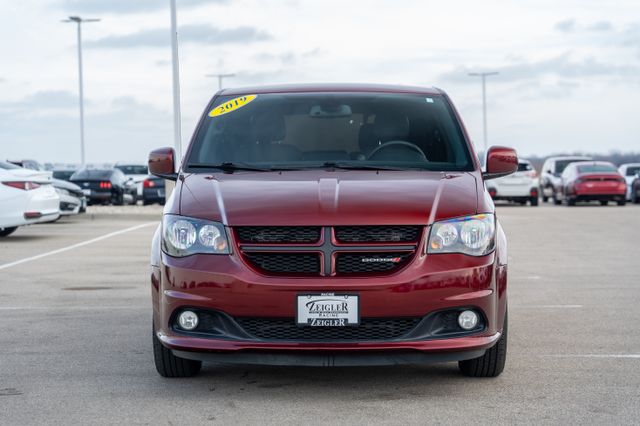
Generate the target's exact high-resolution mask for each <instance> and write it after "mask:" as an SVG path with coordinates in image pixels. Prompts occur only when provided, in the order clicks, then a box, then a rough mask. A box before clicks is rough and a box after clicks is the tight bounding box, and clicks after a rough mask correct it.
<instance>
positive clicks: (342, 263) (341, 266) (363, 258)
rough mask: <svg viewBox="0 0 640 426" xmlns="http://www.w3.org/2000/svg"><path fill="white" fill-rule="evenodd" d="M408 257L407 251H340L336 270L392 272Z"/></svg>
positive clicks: (345, 272)
mask: <svg viewBox="0 0 640 426" xmlns="http://www.w3.org/2000/svg"><path fill="white" fill-rule="evenodd" d="M408 258H409V254H407V253H340V254H338V256H337V259H336V272H337V273H339V274H358V273H367V272H391V271H393V270H395V269H398V268H400V267H401V266H403V265H404V264H405V262H406V260H407V259H408Z"/></svg>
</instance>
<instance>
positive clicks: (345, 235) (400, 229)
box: [335, 225, 422, 243]
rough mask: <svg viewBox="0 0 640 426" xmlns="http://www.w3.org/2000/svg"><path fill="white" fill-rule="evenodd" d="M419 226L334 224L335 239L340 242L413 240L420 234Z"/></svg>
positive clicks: (396, 241)
mask: <svg viewBox="0 0 640 426" xmlns="http://www.w3.org/2000/svg"><path fill="white" fill-rule="evenodd" d="M421 229H422V227H420V226H404V225H380V226H336V227H335V235H336V239H337V240H338V241H339V242H341V243H401V242H405V243H406V242H414V241H417V240H418V238H419V236H420V231H421Z"/></svg>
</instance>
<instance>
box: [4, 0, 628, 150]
mask: <svg viewBox="0 0 640 426" xmlns="http://www.w3.org/2000/svg"><path fill="white" fill-rule="evenodd" d="M177 2H178V22H179V43H180V61H181V63H180V72H181V85H182V108H183V117H182V118H183V125H182V130H183V143H184V144H187V143H188V141H189V138H190V137H191V133H192V132H193V129H194V126H195V123H196V120H197V119H198V117H199V115H200V114H201V112H202V109H203V108H204V106H205V105H206V103H207V102H208V100H209V99H210V97H211V96H212V95H213V94H214V92H215V91H216V89H217V80H215V79H211V78H206V77H205V74H208V73H217V72H234V73H236V74H237V77H235V78H233V79H229V80H228V83H227V84H226V85H228V86H245V85H254V84H269V83H282V82H378V83H399V84H410V85H422V86H438V87H440V88H443V89H444V90H446V91H447V92H448V93H449V94H450V95H451V97H452V98H453V101H454V103H455V104H456V106H457V107H458V109H459V110H460V112H461V114H462V117H463V119H464V121H465V124H466V126H467V128H468V130H469V132H470V134H471V137H472V139H473V140H474V141H475V142H476V143H477V144H478V145H479V146H481V144H482V114H481V90H480V82H479V80H478V79H476V78H471V77H468V76H467V73H469V72H472V71H483V70H489V71H499V72H500V74H499V75H498V76H495V77H491V79H490V81H489V85H488V98H489V102H488V109H489V113H488V121H489V142H490V144H496V145H497V144H500V145H508V146H512V147H514V148H516V149H517V150H518V151H519V153H520V154H521V155H524V156H526V155H530V154H539V155H543V154H548V153H552V152H559V151H589V152H608V151H610V150H622V151H640V1H637V0H608V1H606V2H603V1H602V0H514V1H508V0H493V1H491V0H484V1H478V0H464V1H463V0H459V1H455V0H452V1H424V0H414V1H410V0H406V1H405V0H394V1H376V0H368V1H356V0H350V1H344V0H323V1H303V0H282V1H276V0H274V1H268V2H267V1H265V0H237V1H232V0H177ZM77 14H80V15H82V16H83V17H85V18H101V19H102V21H101V22H99V23H93V24H87V25H85V26H84V27H83V36H84V41H85V49H84V70H85V98H86V142H87V161H89V162H97V161H117V160H123V161H136V162H145V160H146V156H147V153H148V151H149V150H151V149H152V148H154V147H160V146H166V145H171V144H172V143H173V142H172V138H173V131H172V115H171V111H172V109H171V108H172V98H171V65H170V60H171V49H170V34H169V0H51V1H46V0H20V1H9V0H3V2H2V6H1V13H0V58H2V59H0V64H2V66H0V93H1V94H2V95H1V96H0V148H1V149H0V158H2V159H4V158H3V157H5V158H35V159H37V160H40V161H41V162H46V161H53V162H78V161H79V156H80V154H79V151H80V150H79V124H78V108H77V93H78V88H77V62H76V61H77V58H76V50H75V49H76V33H75V24H64V23H61V22H60V19H63V18H65V17H67V16H68V15H77Z"/></svg>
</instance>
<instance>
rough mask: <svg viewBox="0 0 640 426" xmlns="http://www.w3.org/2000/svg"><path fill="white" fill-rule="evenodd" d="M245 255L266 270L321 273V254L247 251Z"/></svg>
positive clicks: (251, 261)
mask: <svg viewBox="0 0 640 426" xmlns="http://www.w3.org/2000/svg"><path fill="white" fill-rule="evenodd" d="M245 257H246V258H247V259H248V260H249V262H250V263H252V264H253V265H254V266H256V267H257V268H258V269H261V270H263V271H265V272H272V273H279V274H319V273H320V256H318V255H317V254H308V253H245Z"/></svg>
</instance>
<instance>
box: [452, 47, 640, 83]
mask: <svg viewBox="0 0 640 426" xmlns="http://www.w3.org/2000/svg"><path fill="white" fill-rule="evenodd" d="M478 71H479V70H478V69H477V68H475V67H471V68H470V67H465V66H462V67H458V68H456V69H454V70H452V71H449V72H447V73H445V74H443V75H441V76H440V78H442V79H443V80H447V81H453V82H458V83H465V82H467V83H474V84H475V82H474V81H473V80H472V79H471V78H469V77H468V74H469V73H470V72H478ZM491 71H498V72H499V73H500V74H499V75H497V76H495V77H492V78H493V80H494V81H496V82H511V81H518V80H523V79H532V78H540V77H542V76H556V77H561V78H567V79H570V78H583V77H602V76H605V77H606V76H610V77H625V78H627V79H632V78H637V76H638V75H639V74H640V66H638V65H627V64H625V65H617V64H612V63H609V62H606V63H605V62H599V61H598V60H596V59H594V58H585V59H582V60H572V59H571V55H570V54H569V53H564V54H562V55H559V56H555V57H552V58H549V59H544V60H541V61H534V62H518V63H514V64H512V65H507V66H504V67H496V68H492V69H491Z"/></svg>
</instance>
